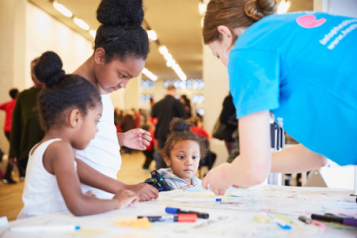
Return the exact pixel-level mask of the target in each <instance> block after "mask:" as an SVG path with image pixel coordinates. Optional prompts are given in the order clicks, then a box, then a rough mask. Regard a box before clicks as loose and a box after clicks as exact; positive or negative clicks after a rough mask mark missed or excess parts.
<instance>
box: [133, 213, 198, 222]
mask: <svg viewBox="0 0 357 238" xmlns="http://www.w3.org/2000/svg"><path fill="white" fill-rule="evenodd" d="M138 218H147V219H149V221H150V222H195V221H197V214H178V215H164V216H138Z"/></svg>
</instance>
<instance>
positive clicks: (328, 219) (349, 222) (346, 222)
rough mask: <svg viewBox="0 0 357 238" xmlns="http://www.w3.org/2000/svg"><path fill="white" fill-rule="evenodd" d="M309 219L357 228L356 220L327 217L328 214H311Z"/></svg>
mask: <svg viewBox="0 0 357 238" xmlns="http://www.w3.org/2000/svg"><path fill="white" fill-rule="evenodd" d="M311 219H314V220H318V221H324V222H334V223H340V224H344V225H347V226H356V227H357V219H353V218H342V217H338V216H333V215H329V214H325V215H318V214H311Z"/></svg>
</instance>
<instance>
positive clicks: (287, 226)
mask: <svg viewBox="0 0 357 238" xmlns="http://www.w3.org/2000/svg"><path fill="white" fill-rule="evenodd" d="M260 214H261V215H262V216H264V217H266V218H267V219H268V220H272V221H273V222H275V224H277V225H278V226H279V227H280V228H282V229H284V230H291V226H290V225H288V224H287V223H286V222H283V221H282V220H280V219H278V218H275V217H273V216H271V215H269V214H267V213H265V212H261V213H260Z"/></svg>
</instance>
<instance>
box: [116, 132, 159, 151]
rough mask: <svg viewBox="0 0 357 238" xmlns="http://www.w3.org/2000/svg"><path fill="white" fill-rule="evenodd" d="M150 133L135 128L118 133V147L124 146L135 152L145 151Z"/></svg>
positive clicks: (148, 143)
mask: <svg viewBox="0 0 357 238" xmlns="http://www.w3.org/2000/svg"><path fill="white" fill-rule="evenodd" d="M151 140H152V138H151V137H150V132H148V131H145V130H143V129H140V128H137V129H133V130H130V131H127V132H125V133H118V141H119V145H120V146H126V147H129V148H131V149H136V150H146V146H148V145H150V141H151Z"/></svg>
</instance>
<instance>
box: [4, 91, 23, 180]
mask: <svg viewBox="0 0 357 238" xmlns="http://www.w3.org/2000/svg"><path fill="white" fill-rule="evenodd" d="M9 94H10V97H11V100H10V101H7V102H4V103H2V104H0V110H3V111H5V124H4V133H5V136H6V138H7V140H8V141H9V142H10V134H11V123H12V111H13V110H14V107H15V104H16V98H17V95H18V94H19V90H17V89H16V88H13V89H11V90H10V91H9ZM12 167H13V164H12V163H10V162H9V163H8V164H7V168H6V174H5V177H4V182H5V183H16V182H15V181H14V180H13V179H12V178H11V171H12Z"/></svg>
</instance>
